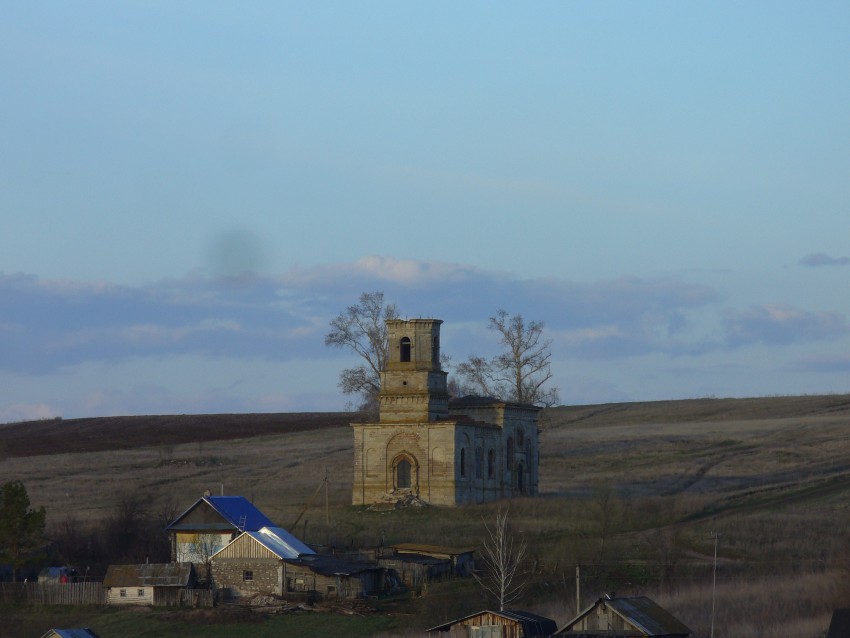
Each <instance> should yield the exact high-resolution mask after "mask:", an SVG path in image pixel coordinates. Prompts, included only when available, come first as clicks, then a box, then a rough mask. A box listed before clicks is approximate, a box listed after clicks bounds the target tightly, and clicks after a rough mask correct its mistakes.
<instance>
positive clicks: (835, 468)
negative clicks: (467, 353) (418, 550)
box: [0, 395, 850, 638]
mask: <svg viewBox="0 0 850 638" xmlns="http://www.w3.org/2000/svg"><path fill="white" fill-rule="evenodd" d="M250 416H252V415H241V416H240V417H238V419H239V420H238V422H237V421H230V422H229V421H228V420H227V419H228V417H226V416H219V417H215V420H216V423H215V427H210V428H209V431H207V430H206V429H205V428H204V426H203V423H204V422H203V419H202V418H200V417H182V418H187V419H192V424H191V427H188V426H187V427H186V428H184V429H182V430H181V431H180V432H179V433H174V432H172V433H171V434H169V432H170V431H171V430H172V429H180V428H182V427H183V426H181V417H171V418H169V419H170V420H168V421H167V422H166V421H160V422H159V423H158V425H157V427H154V426H153V425H151V427H150V429H149V431H148V432H147V433H146V431H145V428H140V427H138V426H137V424H130V425H128V424H127V423H126V422H125V423H123V425H122V423H120V422H116V421H111V420H108V419H105V420H86V422H85V424H80V425H85V427H84V428H81V433H79V434H78V433H77V432H76V430H75V424H74V422H73V421H67V422H64V421H59V422H52V421H51V422H38V423H36V424H15V425H10V426H0V482H2V481H6V480H10V479H21V480H23V481H24V483H25V485H26V487H27V490H28V491H29V495H30V498H31V500H32V502H33V504H34V505H44V506H45V507H46V508H47V510H48V526H49V527H55V526H58V525H61V524H62V522H63V521H68V520H70V519H73V520H74V521H75V522H76V524H78V525H82V526H84V525H86V524H89V523H94V522H96V521H98V520H100V519H102V518H103V517H104V516H107V515H108V514H109V513H110V512H111V511H114V509H115V508H116V506H117V505H118V504H119V503H120V502H121V499H122V498H125V497H126V495H127V494H129V493H141V494H143V495H144V498H145V501H146V502H147V503H148V504H149V507H151V508H159V507H162V508H165V507H168V506H171V507H177V508H178V509H179V510H181V511H182V509H185V508H186V507H188V506H189V505H191V504H192V503H193V502H194V501H195V500H196V499H197V498H198V497H199V496H200V495H201V494H202V493H203V491H204V490H206V489H209V490H211V491H212V492H213V493H220V492H221V490H222V486H223V490H224V492H225V493H227V494H242V495H244V496H246V497H248V498H250V499H252V500H253V501H254V502H255V503H256V505H257V506H258V507H260V508H261V509H262V510H263V511H264V512H266V513H267V514H268V515H269V516H270V518H272V520H275V521H276V522H277V523H279V524H281V525H283V526H284V527H288V526H289V525H290V524H291V523H292V522H293V521H294V520H295V518H296V517H297V515H298V513H299V511H300V510H301V508H302V506H303V505H304V503H305V502H306V501H307V500H308V499H309V497H310V495H311V494H312V493H313V492H314V491H315V489H316V488H317V487H318V485H319V483H320V481H321V479H322V476H323V475H324V471H325V469H327V470H328V471H329V474H330V477H331V481H330V489H329V494H328V497H329V508H328V510H327V511H326V510H325V507H324V498H323V495H322V498H320V499H318V500H317V504H316V505H314V506H313V507H312V508H311V509H310V510H309V511H308V512H307V514H306V515H305V518H306V519H308V520H309V522H308V523H307V527H306V534H305V530H304V526H303V520H304V519H302V523H301V524H299V527H298V530H297V533H298V534H299V535H302V536H304V535H306V540H307V541H308V542H312V543H334V544H337V545H350V544H355V545H374V544H377V543H378V542H380V540H381V539H382V538H383V539H384V540H385V541H386V542H402V541H410V542H431V543H434V542H438V543H441V544H449V545H456V546H469V545H476V544H478V543H479V541H480V539H481V537H482V534H483V521H484V520H489V519H490V518H492V515H493V512H494V511H495V508H496V507H498V505H499V504H490V505H480V506H470V507H464V508H422V509H409V510H405V511H398V512H392V513H380V514H379V513H372V512H367V511H365V510H364V509H362V508H355V507H352V506H351V505H349V504H348V503H349V500H350V492H351V481H352V469H351V464H352V457H353V451H352V444H353V437H352V434H351V430H350V428H348V427H347V426H345V425H342V423H345V421H346V419H347V418H348V415H328V417H327V418H322V417H320V416H317V415H309V417H307V416H305V418H304V419H303V422H299V418H298V415H258V416H256V418H257V419H262V420H263V424H262V425H259V424H252V423H251V419H250V418H249V417H250ZM230 418H231V419H236V418H237V417H230ZM162 419H165V418H164V417H163V418H162ZM276 419H277V420H276ZM149 423H153V422H149ZM187 423H188V421H187ZM131 426H132V427H133V433H132V437H122V436H121V435H120V431H121V428H122V427H131ZM28 428H30V430H29V432H30V434H32V435H33V436H32V437H31V440H29V441H28V443H27V444H24V443H23V442H22V441H26V440H27V438H26V434H27V429H28ZM98 432H102V436H99V435H98ZM116 433H117V435H116ZM848 434H850V396H846V395H841V396H838V395H835V396H832V395H831V396H806V397H770V398H760V399H735V400H733V399H700V400H692V401H670V402H654V403H634V404H610V405H598V406H575V407H562V408H556V409H552V410H548V411H546V412H545V413H544V415H543V419H542V433H541V471H540V475H541V485H540V487H541V492H542V494H541V496H540V497H538V498H534V499H515V500H514V501H513V502H511V503H510V508H511V518H512V521H513V526H514V528H515V530H516V531H517V533H519V534H522V535H523V536H524V537H525V538H526V539H527V541H528V543H529V547H530V550H531V556H530V560H529V562H528V566H527V567H528V574H527V580H528V588H527V593H526V597H525V599H524V600H523V602H522V603H521V606H522V607H524V608H527V609H530V610H532V611H537V612H539V613H543V614H545V615H548V616H550V617H552V618H554V619H556V620H557V621H558V622H559V623H562V622H564V621H566V620H568V619H569V618H571V617H572V616H573V614H574V612H575V569H576V565H579V566H580V569H581V582H582V592H581V594H582V599H583V604H589V603H590V602H592V600H593V599H595V597H597V596H598V595H599V594H600V593H602V592H604V591H616V592H617V593H618V594H644V595H648V596H650V597H652V598H654V599H655V600H656V601H658V602H659V603H660V604H662V605H664V606H665V607H667V608H669V609H670V610H671V611H673V612H674V613H675V614H676V615H678V616H679V617H680V618H681V620H682V621H683V622H685V623H686V624H687V625H689V626H690V627H692V628H693V629H694V630H695V635H697V636H707V635H708V630H709V626H710V622H711V617H710V614H711V582H712V568H713V553H714V535H717V537H718V542H717V549H718V568H717V592H716V593H717V600H716V618H715V635H718V636H724V637H726V638H735V637H747V638H752V637H754V636H771V637H773V638H782V637H784V636H787V637H794V638H797V637H801V638H806V637H809V636H811V637H812V638H814V637H816V636H823V635H824V632H825V630H826V628H827V626H828V623H829V616H830V614H831V610H832V609H833V608H835V607H840V606H850V586H848V582H850V580H848V575H850V543H848V539H847V532H846V530H847V529H848V528H850V436H848ZM240 437H241V438H240ZM39 439H42V440H43V441H46V442H47V443H45V444H43V445H39ZM63 441H64V442H65V443H62V442H63ZM92 441H95V442H96V443H92ZM128 441H131V442H132V445H129V444H128V443H127V442H128ZM57 450H62V451H57ZM48 452H49V453H48ZM326 517H327V522H326ZM485 604H486V602H485V601H484V600H483V599H482V598H481V594H480V593H479V591H478V590H477V589H476V588H475V587H474V586H473V585H472V584H471V583H446V584H440V585H435V586H433V587H431V588H429V590H428V592H427V595H426V596H424V597H423V598H421V599H418V600H415V601H409V602H407V603H395V604H394V605H395V606H394V607H392V609H387V610H385V611H387V612H388V613H387V614H381V615H376V616H369V617H365V618H360V617H354V618H352V617H344V616H339V615H335V614H321V615H318V614H313V615H309V614H307V615H300V616H295V617H275V618H270V619H267V620H265V621H264V622H263V623H259V624H256V625H255V626H253V629H252V634H251V635H266V633H265V632H266V631H267V630H268V631H272V632H277V633H276V634H275V635H288V634H298V635H318V634H320V633H324V632H326V631H328V630H331V631H334V632H335V633H337V632H339V633H344V634H346V635H376V634H384V635H402V634H406V635H422V633H423V632H422V630H423V629H424V628H425V627H428V626H433V625H436V624H438V623H440V622H442V621H444V620H448V619H451V618H453V617H457V616H459V615H462V614H464V613H467V612H470V611H474V610H477V609H480V608H481V607H482V606H484V605H485ZM6 611H8V612H9V613H12V611H13V610H6ZM14 613H16V614H23V615H21V616H20V620H21V622H24V621H26V620H27V619H28V618H29V619H30V620H32V614H27V613H25V612H23V611H21V610H17V611H14ZM55 613H56V614H57V622H59V620H61V619H62V618H63V617H67V615H68V614H73V613H77V614H83V615H85V614H93V615H92V616H91V618H90V620H88V621H86V622H87V624H89V625H91V626H93V627H94V628H95V629H96V630H98V631H99V632H100V633H101V635H103V636H111V635H119V633H120V634H121V635H122V636H144V635H164V636H165V635H170V634H168V633H164V632H166V631H170V629H169V630H165V629H162V627H161V626H160V625H163V624H164V625H169V626H170V625H174V626H176V627H180V628H184V629H181V635H184V636H185V635H190V636H191V635H195V634H194V633H192V632H193V631H196V630H197V631H202V632H203V630H202V629H196V628H195V627H196V626H202V625H203V617H202V616H201V615H196V616H195V617H194V618H192V617H191V616H186V615H185V614H184V615H180V614H178V615H176V616H174V615H172V616H168V615H167V613H166V612H160V611H150V612H114V611H108V612H97V611H96V610H88V611H86V610H77V611H63V610H57V611H56V612H55ZM63 613H64V614H65V615H66V616H62V614H63ZM171 613H172V614H173V613H175V612H171ZM132 614H136V615H140V617H141V618H144V621H138V620H137V621H136V622H134V621H131V620H124V619H125V618H127V617H129V616H131V615H132ZM3 615H4V617H5V616H6V614H5V613H3ZM163 619H166V620H167V622H165V621H164V620H163ZM69 620H70V618H69ZM81 622H82V620H81ZM125 622H126V623H127V624H126V625H122V624H121V623H125ZM157 623H160V625H157ZM275 623H295V624H294V625H285V624H284V625H280V626H278V625H275ZM299 623H300V624H299ZM311 623H318V624H311ZM340 623H342V625H344V626H340ZM3 624H4V623H0V625H3ZM65 624H66V625H67V623H65ZM244 624H245V623H244V622H242V623H230V625H229V626H230V628H231V630H232V631H231V632H230V633H224V634H218V633H209V631H219V630H220V628H221V627H223V626H224V625H221V624H220V623H219V624H217V625H216V626H217V627H218V628H217V629H215V630H213V629H209V628H208V629H209V631H208V632H207V633H204V634H203V635H210V636H215V635H234V636H238V635H241V634H240V633H237V632H238V631H242V629H238V630H237V627H242V625H244ZM157 626H159V627H160V629H159V630H157V629H156V627H157ZM152 627H153V628H152ZM320 627H321V629H320ZM3 631H6V632H9V631H11V630H10V629H9V625H6V627H5V629H0V637H4V636H7V635H8V636H10V638H11V637H12V636H13V635H14V636H18V635H21V636H22V635H38V634H37V633H17V634H11V633H5V634H4V633H2V632H3ZM257 632H261V633H257ZM358 632H360V633H359V634H358ZM198 635H200V634H198ZM269 635H270V634H269Z"/></svg>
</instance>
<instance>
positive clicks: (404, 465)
mask: <svg viewBox="0 0 850 638" xmlns="http://www.w3.org/2000/svg"><path fill="white" fill-rule="evenodd" d="M395 486H396V487H397V488H399V489H410V461H408V460H407V459H402V460H401V461H399V462H398V465H396V467H395Z"/></svg>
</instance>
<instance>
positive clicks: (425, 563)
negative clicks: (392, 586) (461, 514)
mask: <svg viewBox="0 0 850 638" xmlns="http://www.w3.org/2000/svg"><path fill="white" fill-rule="evenodd" d="M474 556H475V550H472V549H454V548H450V547H440V546H438V545H425V544H419V543H399V544H396V545H389V546H388V547H380V548H378V549H377V550H375V559H376V560H377V561H378V564H379V565H382V566H383V567H387V568H389V569H393V570H395V572H396V573H397V574H398V576H399V578H400V579H401V581H402V582H403V583H404V584H405V585H406V586H407V587H414V588H418V587H421V586H422V585H424V584H425V583H429V582H432V581H435V580H442V579H443V578H451V577H467V576H471V575H472V572H473V570H474V569H475V558H474Z"/></svg>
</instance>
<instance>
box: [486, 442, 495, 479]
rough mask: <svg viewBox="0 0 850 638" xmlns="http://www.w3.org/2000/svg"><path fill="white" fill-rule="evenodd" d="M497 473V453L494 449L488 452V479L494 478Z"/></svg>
mask: <svg viewBox="0 0 850 638" xmlns="http://www.w3.org/2000/svg"><path fill="white" fill-rule="evenodd" d="M495 471H496V453H495V452H494V451H493V450H492V448H491V449H490V450H489V451H488V452H487V478H493V473H494V472H495Z"/></svg>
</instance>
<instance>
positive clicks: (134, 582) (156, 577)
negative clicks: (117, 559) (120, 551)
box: [103, 563, 195, 587]
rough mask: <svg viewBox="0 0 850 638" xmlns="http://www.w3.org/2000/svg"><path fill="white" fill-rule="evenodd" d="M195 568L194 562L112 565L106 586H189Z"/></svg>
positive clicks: (108, 570)
mask: <svg viewBox="0 0 850 638" xmlns="http://www.w3.org/2000/svg"><path fill="white" fill-rule="evenodd" d="M194 571H195V568H194V567H193V566H192V563H145V564H143V565H110V566H109V567H108V568H107V570H106V576H104V577H103V586H104V587H188V586H189V583H190V581H191V580H192V577H193V573H194Z"/></svg>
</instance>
